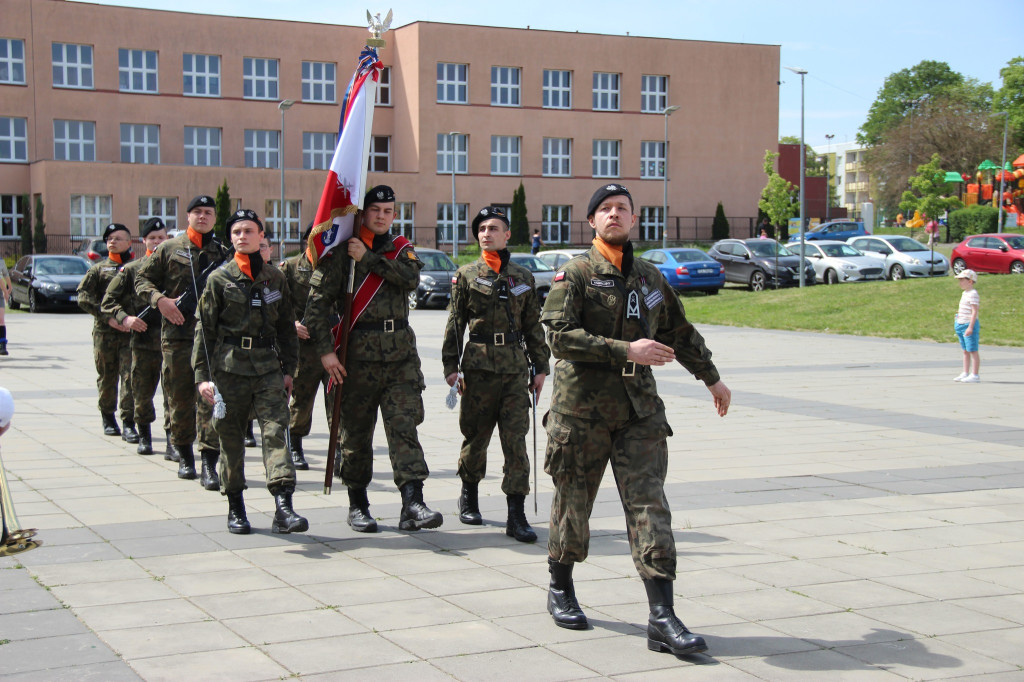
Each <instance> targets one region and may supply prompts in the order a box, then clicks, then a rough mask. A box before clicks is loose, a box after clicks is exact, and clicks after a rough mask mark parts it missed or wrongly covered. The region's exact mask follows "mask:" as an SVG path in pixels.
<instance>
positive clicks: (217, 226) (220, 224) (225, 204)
mask: <svg viewBox="0 0 1024 682" xmlns="http://www.w3.org/2000/svg"><path fill="white" fill-rule="evenodd" d="M213 202H214V210H215V211H217V221H216V222H215V223H214V224H213V233H214V234H215V235H217V238H218V239H220V240H221V242H222V243H224V244H230V243H231V240H230V239H228V230H227V227H225V224H226V223H227V220H228V216H229V215H231V192H230V191H229V190H228V179H227V178H224V183H223V184H222V185H221V186H220V187H218V188H217V196H216V197H215V198H214V200H213Z"/></svg>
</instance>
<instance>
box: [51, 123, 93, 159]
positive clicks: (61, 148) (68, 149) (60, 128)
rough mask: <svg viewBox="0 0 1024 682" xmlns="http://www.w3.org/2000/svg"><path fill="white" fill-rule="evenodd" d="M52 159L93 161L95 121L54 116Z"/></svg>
mask: <svg viewBox="0 0 1024 682" xmlns="http://www.w3.org/2000/svg"><path fill="white" fill-rule="evenodd" d="M72 151H74V153H72ZM75 157H77V158H75ZM53 159H54V161H95V160H96V122H95V121H72V120H67V119H60V118H55V119H54V120H53Z"/></svg>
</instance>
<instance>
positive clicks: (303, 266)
mask: <svg viewBox="0 0 1024 682" xmlns="http://www.w3.org/2000/svg"><path fill="white" fill-rule="evenodd" d="M278 268H280V270H281V272H283V273H284V276H285V279H286V280H288V290H289V291H290V292H291V293H292V308H293V309H294V310H295V317H296V319H298V320H299V322H302V320H303V319H304V318H303V316H304V315H305V314H306V301H307V300H308V299H309V279H310V277H312V276H313V264H312V263H310V262H309V259H308V258H306V252H305V251H303V252H302V253H300V254H298V255H296V256H292V257H291V258H287V259H285V260H283V261H281V264H280V265H278ZM302 323H303V324H305V322H302ZM299 345H300V346H302V347H303V348H304V347H306V346H312V345H313V339H312V337H310V338H308V339H299Z"/></svg>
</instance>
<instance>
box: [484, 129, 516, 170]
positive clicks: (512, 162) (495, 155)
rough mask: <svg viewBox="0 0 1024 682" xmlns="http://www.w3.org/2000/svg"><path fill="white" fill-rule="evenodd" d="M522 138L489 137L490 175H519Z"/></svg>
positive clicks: (513, 136) (508, 136)
mask: <svg viewBox="0 0 1024 682" xmlns="http://www.w3.org/2000/svg"><path fill="white" fill-rule="evenodd" d="M521 148H522V138H521V137H519V136H516V135H491V175H521V172H520V161H519V159H520V149H521Z"/></svg>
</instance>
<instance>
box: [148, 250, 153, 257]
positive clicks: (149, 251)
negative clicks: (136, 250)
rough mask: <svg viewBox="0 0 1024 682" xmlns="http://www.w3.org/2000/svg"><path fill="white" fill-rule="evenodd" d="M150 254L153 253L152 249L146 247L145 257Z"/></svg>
mask: <svg viewBox="0 0 1024 682" xmlns="http://www.w3.org/2000/svg"><path fill="white" fill-rule="evenodd" d="M152 255H153V249H146V258H149V257H150V256H152Z"/></svg>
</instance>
